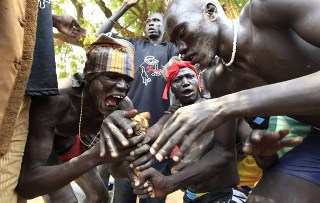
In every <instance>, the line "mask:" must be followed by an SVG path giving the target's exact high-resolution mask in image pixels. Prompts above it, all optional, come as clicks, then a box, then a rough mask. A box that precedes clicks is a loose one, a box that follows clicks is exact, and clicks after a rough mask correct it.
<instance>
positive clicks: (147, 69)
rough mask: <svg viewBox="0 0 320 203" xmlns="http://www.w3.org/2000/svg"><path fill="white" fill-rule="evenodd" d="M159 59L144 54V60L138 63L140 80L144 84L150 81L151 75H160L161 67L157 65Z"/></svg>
mask: <svg viewBox="0 0 320 203" xmlns="http://www.w3.org/2000/svg"><path fill="white" fill-rule="evenodd" d="M158 64H159V60H157V59H155V58H154V56H146V57H145V58H144V62H143V63H142V64H141V65H140V68H141V77H142V82H143V84H144V85H145V86H147V85H148V83H149V82H151V78H150V77H151V76H153V77H158V76H161V69H159V67H158Z"/></svg>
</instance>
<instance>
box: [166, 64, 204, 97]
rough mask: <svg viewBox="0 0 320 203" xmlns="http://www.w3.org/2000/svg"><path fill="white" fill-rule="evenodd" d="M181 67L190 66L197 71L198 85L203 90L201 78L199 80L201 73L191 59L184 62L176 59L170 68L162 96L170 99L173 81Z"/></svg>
mask: <svg viewBox="0 0 320 203" xmlns="http://www.w3.org/2000/svg"><path fill="white" fill-rule="evenodd" d="M181 68H190V69H191V70H193V71H194V72H195V73H196V76H197V79H198V87H199V91H201V88H200V80H199V75H198V73H197V70H196V67H194V66H193V65H192V64H191V63H190V61H182V62H176V61H174V62H173V63H172V65H171V66H170V67H169V68H168V81H167V84H166V87H165V88H164V90H163V94H162V98H163V99H168V91H169V89H170V86H171V81H172V80H173V79H174V78H175V77H176V75H177V74H178V73H179V70H180V69H181Z"/></svg>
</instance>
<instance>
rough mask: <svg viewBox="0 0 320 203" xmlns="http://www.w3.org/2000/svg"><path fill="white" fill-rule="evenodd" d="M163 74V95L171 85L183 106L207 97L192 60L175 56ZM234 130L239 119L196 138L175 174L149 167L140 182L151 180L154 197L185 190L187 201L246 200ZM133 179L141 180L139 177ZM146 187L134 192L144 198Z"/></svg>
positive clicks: (142, 173)
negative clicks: (202, 93) (201, 94)
mask: <svg viewBox="0 0 320 203" xmlns="http://www.w3.org/2000/svg"><path fill="white" fill-rule="evenodd" d="M163 76H164V77H165V78H166V79H167V81H168V82H167V86H166V89H165V91H164V96H167V94H168V90H169V89H170V88H171V91H172V93H173V94H174V95H175V98H176V99H177V100H179V101H180V103H181V104H182V106H187V105H191V104H194V103H201V102H202V101H203V100H204V99H202V98H201V97H200V91H199V88H200V84H199V82H200V81H199V78H198V77H197V73H196V69H195V67H194V66H192V65H191V63H190V62H185V61H182V60H181V59H179V58H178V57H174V58H172V59H171V60H170V61H169V63H168V64H167V65H166V66H165V67H164V68H163ZM169 115H172V114H169ZM164 117H168V116H167V115H166V116H164ZM164 117H163V118H164ZM160 121H161V119H160ZM235 129H236V121H235V119H231V120H230V121H228V122H226V123H225V124H223V125H221V126H220V127H219V128H217V129H216V130H215V131H214V132H213V131H211V132H209V133H206V134H205V135H203V136H202V137H200V138H199V139H197V140H196V142H195V143H193V146H192V147H191V148H190V150H189V151H188V153H187V155H186V157H184V159H183V161H182V162H181V163H179V164H178V165H176V166H174V167H173V168H172V170H171V171H172V175H170V176H164V175H162V174H161V173H159V172H158V171H156V170H155V169H153V168H149V169H146V170H144V171H142V172H141V173H140V175H139V181H141V182H144V181H145V180H150V181H151V183H152V186H153V193H154V196H155V197H162V196H165V195H168V194H169V193H172V192H174V191H176V190H178V189H186V192H185V196H184V202H185V203H187V202H217V201H225V202H245V200H246V198H247V194H246V193H245V191H243V190H241V189H238V188H237V187H236V186H237V185H238V184H239V176H238V173H237V166H236V161H237V159H236V151H235V140H236V136H235V132H236V131H235ZM148 133H149V131H148ZM148 133H147V136H148ZM213 137H214V140H215V141H214V143H213V141H212V139H213ZM198 146H201V147H200V148H199V147H198ZM132 179H134V180H136V181H138V179H137V177H132ZM137 185H139V183H137ZM147 190H148V189H145V188H143V187H142V188H139V187H136V189H135V190H134V192H135V193H136V194H138V195H139V196H140V197H141V198H144V197H146V196H148V195H150V194H149V192H148V191H147ZM235 199H237V200H238V201H235Z"/></svg>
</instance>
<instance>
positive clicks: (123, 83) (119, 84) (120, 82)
mask: <svg viewBox="0 0 320 203" xmlns="http://www.w3.org/2000/svg"><path fill="white" fill-rule="evenodd" d="M115 86H116V87H117V88H118V89H121V90H127V89H128V86H127V82H126V81H125V80H124V79H123V78H121V79H119V80H118V81H117V83H116V84H115Z"/></svg>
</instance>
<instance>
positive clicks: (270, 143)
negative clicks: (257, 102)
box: [242, 129, 303, 156]
mask: <svg viewBox="0 0 320 203" xmlns="http://www.w3.org/2000/svg"><path fill="white" fill-rule="evenodd" d="M289 132H290V131H289V130H288V129H285V130H280V131H278V132H270V131H267V130H254V131H252V133H251V135H250V136H249V137H248V138H247V139H246V141H245V144H244V147H243V149H242V150H243V152H244V153H245V154H250V155H256V156H272V155H274V154H276V153H277V151H279V150H280V149H282V148H284V147H294V146H296V145H298V144H300V143H301V142H302V141H303V138H302V137H296V138H293V139H284V137H285V136H286V135H288V134H289Z"/></svg>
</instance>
